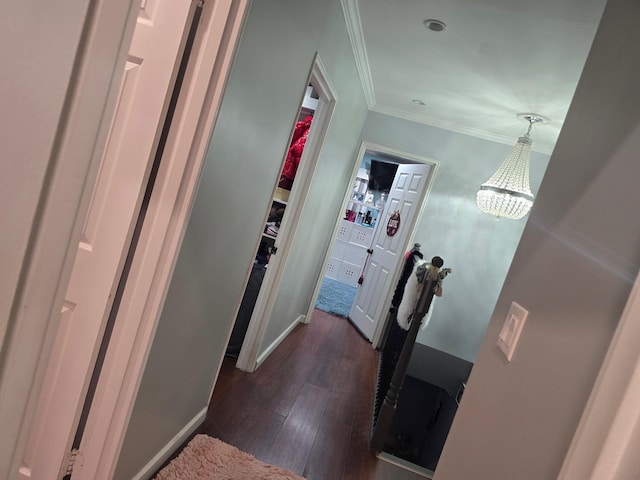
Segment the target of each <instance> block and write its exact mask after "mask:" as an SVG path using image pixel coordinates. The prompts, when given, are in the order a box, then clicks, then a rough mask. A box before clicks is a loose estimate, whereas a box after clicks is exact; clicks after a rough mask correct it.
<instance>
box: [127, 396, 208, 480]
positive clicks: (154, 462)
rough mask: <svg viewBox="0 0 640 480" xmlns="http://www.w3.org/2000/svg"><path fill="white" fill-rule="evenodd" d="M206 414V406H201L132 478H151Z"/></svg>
mask: <svg viewBox="0 0 640 480" xmlns="http://www.w3.org/2000/svg"><path fill="white" fill-rule="evenodd" d="M206 416H207V407H205V408H203V409H202V410H201V411H200V412H199V413H198V414H197V415H196V416H195V417H193V418H192V419H191V421H189V423H187V424H186V425H185V426H184V427H182V430H180V431H179V432H178V433H177V434H176V436H175V437H173V438H172V439H171V440H170V441H169V443H167V444H166V445H165V446H164V447H163V448H162V449H161V450H160V451H159V452H158V453H157V454H156V455H155V456H154V457H153V458H152V459H151V460H150V461H149V463H147V464H146V465H145V466H144V467H143V468H142V470H140V471H139V472H138V473H137V474H136V476H135V477H133V479H132V480H147V479H148V478H151V475H153V474H154V473H155V472H156V471H157V470H158V469H159V468H160V467H161V466H162V464H163V463H164V462H166V461H167V459H168V458H169V457H171V455H173V453H174V452H175V451H176V450H177V449H178V448H179V447H180V445H182V444H183V443H184V442H185V441H186V440H187V438H189V436H190V435H191V434H192V433H193V432H195V431H196V429H197V428H198V427H199V426H200V425H201V424H202V422H204V419H205V417H206Z"/></svg>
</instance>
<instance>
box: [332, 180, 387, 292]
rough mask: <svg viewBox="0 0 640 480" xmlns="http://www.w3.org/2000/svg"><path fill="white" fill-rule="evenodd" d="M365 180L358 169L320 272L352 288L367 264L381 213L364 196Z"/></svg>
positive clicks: (378, 207)
mask: <svg viewBox="0 0 640 480" xmlns="http://www.w3.org/2000/svg"><path fill="white" fill-rule="evenodd" d="M367 180H368V176H367V174H366V172H365V171H364V170H362V169H361V170H360V172H359V173H358V176H357V177H356V182H355V185H354V187H353V195H352V199H351V200H350V201H349V202H348V203H347V211H346V212H345V216H344V219H343V220H342V222H341V224H340V226H339V227H338V233H337V235H336V239H335V242H334V243H333V248H332V250H331V257H330V258H329V261H328V262H327V266H326V269H325V272H324V274H325V276H326V277H329V278H332V279H334V280H337V281H339V282H342V283H346V284H348V285H354V286H355V285H357V284H358V279H359V278H360V275H361V274H362V269H363V267H364V265H365V262H366V260H367V250H368V249H369V248H370V247H371V243H372V242H373V235H374V233H375V229H376V225H377V219H378V215H379V213H380V210H381V206H380V204H379V205H378V206H375V205H374V204H373V202H372V200H371V198H372V196H369V194H368V192H367Z"/></svg>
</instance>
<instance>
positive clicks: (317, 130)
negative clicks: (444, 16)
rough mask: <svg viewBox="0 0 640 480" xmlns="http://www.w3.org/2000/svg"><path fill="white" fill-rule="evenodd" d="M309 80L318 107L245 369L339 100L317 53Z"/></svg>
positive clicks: (243, 353) (253, 364) (249, 338)
mask: <svg viewBox="0 0 640 480" xmlns="http://www.w3.org/2000/svg"><path fill="white" fill-rule="evenodd" d="M309 83H311V84H312V85H313V86H314V88H315V89H316V91H317V92H318V95H319V97H320V99H319V102H318V110H316V112H315V115H314V117H313V118H314V120H313V123H312V124H311V130H310V132H309V137H308V139H307V143H306V144H305V149H304V151H303V152H302V159H301V161H300V167H299V170H298V173H297V174H296V181H295V182H294V183H293V189H292V190H291V195H290V196H289V201H288V203H287V205H288V207H287V209H286V210H285V214H284V218H283V219H282V227H281V228H280V234H279V235H278V241H277V242H276V246H277V247H278V254H277V255H278V256H280V255H281V257H280V258H276V263H275V264H274V265H273V266H272V265H271V263H270V264H269V268H268V269H267V273H266V275H265V278H264V280H263V282H262V285H263V287H262V288H261V289H260V292H259V293H258V298H257V299H256V302H255V307H254V309H253V313H252V315H251V320H250V321H249V327H248V329H247V333H246V334H245V338H244V342H243V343H242V348H241V349H240V355H239V356H238V361H237V362H236V367H237V368H239V369H240V370H244V371H246V372H253V371H255V370H256V368H258V355H259V353H260V347H261V345H262V342H263V341H264V336H265V333H266V330H267V326H268V324H269V321H270V319H271V313H272V311H273V306H274V303H275V300H276V296H277V294H278V288H279V286H280V282H281V280H282V275H283V273H284V270H285V266H286V263H287V254H288V252H289V250H290V248H291V245H292V243H293V240H294V238H295V228H296V227H295V226H296V225H297V223H298V220H299V218H300V215H301V214H302V210H303V207H304V203H305V199H306V195H307V192H308V190H309V185H310V184H311V180H312V178H313V172H314V170H315V167H316V164H317V162H318V158H319V157H320V151H321V149H322V144H323V143H324V139H325V137H326V133H327V131H328V129H329V125H330V123H331V118H332V116H333V110H334V108H335V105H336V102H337V101H338V95H337V94H336V91H335V88H334V87H333V85H332V84H331V81H330V80H329V76H328V74H327V71H326V69H325V68H324V65H323V63H322V61H321V59H320V56H319V55H318V54H317V53H316V56H315V58H314V61H313V66H312V68H311V72H310V74H309V77H308V80H307V85H308V84H309ZM301 103H302V102H301ZM278 242H280V243H278ZM272 261H273V260H272Z"/></svg>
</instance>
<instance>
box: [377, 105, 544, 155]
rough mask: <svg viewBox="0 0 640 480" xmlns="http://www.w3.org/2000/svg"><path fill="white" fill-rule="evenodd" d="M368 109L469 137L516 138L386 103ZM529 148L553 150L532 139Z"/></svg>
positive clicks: (508, 142)
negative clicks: (401, 108) (400, 108)
mask: <svg viewBox="0 0 640 480" xmlns="http://www.w3.org/2000/svg"><path fill="white" fill-rule="evenodd" d="M369 110H370V111H372V112H377V113H382V114H384V115H389V116H391V117H396V118H400V119H402V120H408V121H410V122H416V123H421V124H423V125H427V126H430V127H436V128H440V129H442V130H448V131H451V132H455V133H460V134H462V135H468V136H470V137H476V138H481V139H483V140H489V141H490V142H496V143H502V144H505V145H511V146H513V145H514V144H515V142H516V140H517V138H515V137H513V136H511V135H499V134H495V133H491V132H487V131H485V130H480V129H478V128H472V127H467V126H464V125H460V124H457V123H452V122H446V121H443V120H441V119H437V118H433V117H429V116H428V115H419V114H417V113H411V112H406V111H404V110H399V109H397V108H393V107H389V106H386V105H378V104H376V105H373V106H371V107H369ZM531 150H532V151H534V152H537V153H542V154H545V155H551V152H552V151H553V147H550V146H549V145H546V144H543V143H540V142H535V141H534V142H533V145H532V146H531Z"/></svg>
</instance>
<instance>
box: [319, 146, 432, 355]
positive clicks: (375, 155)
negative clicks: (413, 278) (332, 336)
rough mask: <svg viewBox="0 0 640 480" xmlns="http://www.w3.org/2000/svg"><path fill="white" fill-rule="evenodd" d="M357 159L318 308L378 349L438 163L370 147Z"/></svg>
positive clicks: (363, 148) (366, 147)
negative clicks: (393, 290) (343, 320)
mask: <svg viewBox="0 0 640 480" xmlns="http://www.w3.org/2000/svg"><path fill="white" fill-rule="evenodd" d="M358 158H359V159H360V160H359V162H358V165H357V170H356V172H355V177H354V181H353V189H352V190H351V191H349V192H348V193H347V201H346V207H345V209H344V213H343V215H342V216H341V219H340V221H339V225H338V227H337V231H336V235H335V237H334V240H333V242H332V245H331V247H330V250H329V254H328V259H327V261H326V264H325V269H324V276H323V277H322V280H321V285H320V287H319V291H318V296H317V300H316V304H315V306H316V308H318V309H319V310H323V311H325V312H328V313H331V314H333V315H337V316H341V317H345V318H348V319H349V320H350V321H351V322H352V323H353V324H354V326H355V327H356V328H357V329H358V330H359V331H360V333H361V334H362V335H363V336H364V337H365V338H366V339H367V340H369V341H372V342H373V343H374V345H376V346H377V342H378V338H379V337H380V333H379V332H380V331H381V330H382V329H383V327H384V325H383V323H384V322H383V318H382V317H383V316H384V315H383V313H384V311H385V305H386V304H387V303H388V301H389V299H390V296H389V292H390V290H391V286H392V284H393V278H394V277H395V276H396V273H397V272H398V271H399V268H400V265H401V263H402V260H403V256H404V252H405V250H406V249H407V248H408V245H409V243H410V241H411V239H412V236H413V229H414V225H415V222H416V220H417V219H418V218H419V216H420V212H421V211H422V206H423V203H424V199H425V198H426V194H427V191H428V189H429V185H430V183H431V178H432V176H433V170H435V168H434V165H435V163H434V162H433V161H430V160H428V159H426V158H419V157H416V156H414V155H409V154H406V153H404V152H398V151H394V150H392V149H388V148H385V147H381V146H377V145H367V144H366V143H363V145H362V146H361V149H360V153H359V155H358ZM392 223H393V224H394V225H396V227H395V228H392V226H391V224H392Z"/></svg>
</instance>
